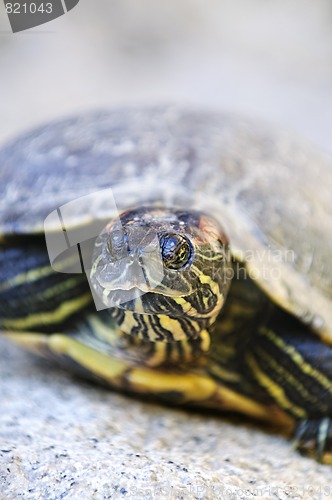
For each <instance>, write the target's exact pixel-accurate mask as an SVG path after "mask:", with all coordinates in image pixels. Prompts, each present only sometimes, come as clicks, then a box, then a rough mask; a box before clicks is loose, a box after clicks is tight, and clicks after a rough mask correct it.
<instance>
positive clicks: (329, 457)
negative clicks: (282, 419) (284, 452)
mask: <svg viewBox="0 0 332 500" xmlns="http://www.w3.org/2000/svg"><path fill="white" fill-rule="evenodd" d="M294 445H295V448H296V449H297V450H298V451H299V452H300V453H301V454H302V455H305V456H307V457H311V458H315V459H316V460H317V461H318V462H321V463H324V464H330V465H332V419H331V418H330V417H325V418H317V419H306V420H301V421H300V422H299V424H298V425H297V428H296V432H295V440H294Z"/></svg>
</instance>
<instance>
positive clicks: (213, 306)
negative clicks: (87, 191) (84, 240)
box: [91, 207, 229, 342]
mask: <svg viewBox="0 0 332 500" xmlns="http://www.w3.org/2000/svg"><path fill="white" fill-rule="evenodd" d="M228 259H229V252H228V241H227V237H226V236H225V233H224V231H223V229H222V228H221V227H220V225H219V223H218V222H217V221H216V220H215V219H213V218H212V217H210V216H207V215H205V214H203V213H201V212H198V211H195V210H183V209H170V208H160V207H141V208H138V209H133V210H128V211H125V212H123V213H122V214H120V216H119V217H118V218H117V219H115V220H112V221H111V222H110V223H109V224H108V225H107V226H106V227H105V228H104V230H103V231H102V232H101V234H100V235H99V237H98V238H97V240H96V244H95V251H94V255H93V267H92V270H91V281H92V284H93V287H94V289H95V291H96V293H97V294H98V296H99V297H100V298H101V300H102V301H103V303H104V304H105V306H106V307H108V308H110V309H111V312H112V315H113V317H114V318H115V319H116V320H117V322H118V323H119V325H120V326H121V329H122V330H123V331H124V332H126V333H127V334H130V335H134V336H136V337H140V338H142V339H145V340H148V341H163V342H172V341H178V340H185V339H195V338H198V337H199V336H200V333H201V331H202V330H206V329H207V328H209V327H210V326H211V325H212V323H213V322H214V321H215V319H216V316H217V315H218V313H219V311H220V309H221V308H222V306H223V303H224V301H225V298H226V295H227V290H228V286H229V279H228V269H229V261H228Z"/></svg>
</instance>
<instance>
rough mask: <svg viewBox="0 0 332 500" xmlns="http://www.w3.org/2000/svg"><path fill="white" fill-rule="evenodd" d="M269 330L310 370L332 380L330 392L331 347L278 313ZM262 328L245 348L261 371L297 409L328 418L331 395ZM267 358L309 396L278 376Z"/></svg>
mask: <svg viewBox="0 0 332 500" xmlns="http://www.w3.org/2000/svg"><path fill="white" fill-rule="evenodd" d="M268 328H269V329H270V330H271V331H272V332H273V334H275V335H277V337H279V338H281V339H282V340H283V341H284V342H285V343H286V344H287V345H288V346H290V347H293V348H294V349H295V350H296V351H297V352H298V353H299V354H300V355H301V356H302V357H303V359H304V362H306V363H308V364H309V365H311V366H312V367H313V369H315V370H317V371H318V372H320V373H322V374H323V375H325V376H326V377H327V378H328V379H329V380H331V384H330V389H331V390H332V346H329V345H327V344H324V343H323V342H322V341H321V340H320V339H319V338H318V337H317V336H316V335H314V334H313V333H311V332H310V330H309V329H307V328H306V327H305V326H304V325H302V324H301V323H300V322H299V321H297V320H296V319H295V318H292V317H291V316H290V315H288V314H286V313H284V312H282V311H277V312H276V313H275V315H274V316H273V317H272V318H271V320H270V321H269V324H268ZM265 331H266V330H264V329H262V330H261V331H258V332H256V333H255V334H254V335H253V336H252V339H251V342H250V343H249V345H248V350H250V352H251V353H252V354H253V356H254V358H255V360H256V362H257V363H258V364H259V367H260V369H261V370H262V371H263V372H264V373H266V374H267V375H268V376H269V377H270V378H271V379H272V380H273V381H274V382H275V383H277V384H278V385H279V386H280V387H281V388H282V389H283V390H284V392H285V394H286V396H287V398H288V399H289V400H290V401H291V402H292V403H293V404H294V405H296V406H300V407H302V408H304V409H305V410H306V411H307V412H308V414H310V416H312V417H320V416H325V415H330V414H331V413H332V394H331V392H330V391H329V390H327V389H326V387H325V386H324V385H323V384H322V383H321V382H320V381H319V380H318V379H317V378H315V377H314V376H311V375H310V374H308V373H305V372H304V370H303V369H302V367H301V365H299V364H298V363H296V362H295V361H294V360H293V359H292V358H291V356H290V355H289V354H288V353H286V352H285V351H284V350H283V349H282V348H281V347H279V346H278V345H276V344H275V343H274V342H273V340H271V339H270V338H268V336H267V335H266V334H265ZM266 355H268V356H269V357H270V358H272V359H273V360H275V361H277V362H278V364H279V365H280V366H281V367H282V368H283V369H284V370H285V372H286V374H287V373H289V374H291V376H292V377H293V378H294V379H295V380H296V381H299V382H300V384H301V385H302V386H303V387H304V388H305V390H306V392H307V393H308V396H307V397H306V396H305V395H304V394H301V392H300V391H298V390H296V386H293V385H292V383H291V381H290V380H289V379H288V378H287V375H286V376H283V375H281V374H280V373H278V370H276V369H275V368H274V367H273V366H271V364H270V363H269V361H267V359H266Z"/></svg>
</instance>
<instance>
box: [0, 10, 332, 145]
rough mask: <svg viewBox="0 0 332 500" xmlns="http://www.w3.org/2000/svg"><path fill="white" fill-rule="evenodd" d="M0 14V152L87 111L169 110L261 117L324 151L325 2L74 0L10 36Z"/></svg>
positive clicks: (330, 43)
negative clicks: (137, 106)
mask: <svg viewBox="0 0 332 500" xmlns="http://www.w3.org/2000/svg"><path fill="white" fill-rule="evenodd" d="M0 9H1V12H0V68H1V70H0V71H1V79H0V88H1V100H0V142H3V141H4V140H5V139H7V138H9V137H11V136H13V135H15V134H16V133H17V132H19V131H21V130H24V129H26V128H27V127H29V126H31V125H35V124H39V123H41V122H43V121H45V120H49V119H50V118H53V117H57V116H61V115H68V114H71V113H73V112H77V111H82V110H85V109H91V108H93V107H110V106H112V105H121V104H127V103H147V104H151V103H156V102H157V103H160V102H179V103H183V104H187V105H188V104H192V105H196V106H203V107H209V108H214V109H229V110H235V111H237V112H241V113H244V114H246V115H253V116H257V117H263V118H265V119H268V120H270V121H272V122H274V123H277V124H280V125H281V126H283V127H284V128H288V129H290V130H293V131H296V132H298V133H300V134H301V135H304V136H307V137H309V138H310V139H311V140H313V141H314V142H315V143H316V144H318V145H320V146H321V147H322V148H323V149H325V150H328V151H330V152H332V141H331V140H330V137H331V131H332V4H331V2H330V1H329V0H315V1H312V0H269V1H268V2H267V1H263V0H237V1H233V2H230V1H225V0H209V1H203V0H176V1H175V0H169V1H167V2H155V1H153V0H140V1H139V2H138V1H137V0H136V1H135V0H93V1H92V0H90V1H89V0H81V1H80V2H79V4H78V5H77V6H76V7H75V8H74V9H73V10H72V11H70V12H69V13H68V14H66V15H64V16H62V17H60V18H58V19H57V20H55V21H53V22H51V23H48V24H45V25H42V26H40V27H38V28H35V29H32V30H27V31H25V32H21V33H17V34H15V35H14V34H12V33H11V31H10V25H9V21H8V19H7V17H6V14H5V9H4V6H3V3H2V2H1V6H0Z"/></svg>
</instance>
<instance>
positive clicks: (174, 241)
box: [160, 233, 193, 269]
mask: <svg viewBox="0 0 332 500" xmlns="http://www.w3.org/2000/svg"><path fill="white" fill-rule="evenodd" d="M160 248H161V255H162V259H163V262H164V265H165V267H167V268H168V269H181V268H182V267H184V266H185V265H186V264H187V263H188V262H189V261H190V259H191V255H192V251H193V250H192V246H191V243H190V242H189V240H188V239H187V238H186V237H185V236H183V235H182V234H176V233H171V234H166V235H163V236H162V237H161V238H160Z"/></svg>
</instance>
